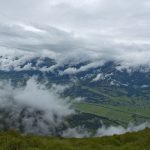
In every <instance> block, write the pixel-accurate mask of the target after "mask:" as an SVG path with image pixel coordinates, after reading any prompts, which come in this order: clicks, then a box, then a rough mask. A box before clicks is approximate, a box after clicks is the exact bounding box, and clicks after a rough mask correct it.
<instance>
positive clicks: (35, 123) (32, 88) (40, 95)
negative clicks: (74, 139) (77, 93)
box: [0, 78, 74, 134]
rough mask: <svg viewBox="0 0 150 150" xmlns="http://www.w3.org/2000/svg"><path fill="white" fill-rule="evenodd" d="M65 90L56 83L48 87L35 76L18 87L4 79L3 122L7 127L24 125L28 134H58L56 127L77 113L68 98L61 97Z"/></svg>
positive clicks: (0, 101)
mask: <svg viewBox="0 0 150 150" xmlns="http://www.w3.org/2000/svg"><path fill="white" fill-rule="evenodd" d="M63 90H64V88H62V87H61V86H58V87H57V85H53V87H52V88H50V89H47V88H46V86H45V85H44V84H40V83H38V82H37V81H36V80H35V79H34V78H31V79H29V80H28V81H27V83H26V85H25V86H23V87H22V86H21V87H18V88H14V87H13V86H12V85H11V83H8V82H5V83H4V82H1V83H0V110H1V119H2V120H1V121H2V122H5V123H6V127H8V128H18V129H20V128H21V129H22V130H23V132H27V133H37V134H56V133H55V129H56V128H57V127H58V126H59V125H61V124H62V123H63V121H64V119H65V117H67V116H70V115H72V114H73V113H74V110H73V109H71V108H70V106H71V105H70V103H69V99H66V98H61V97H60V96H59V94H60V93H61V92H62V91H63ZM6 114H7V115H6ZM5 123H4V125H5Z"/></svg>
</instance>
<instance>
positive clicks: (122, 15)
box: [0, 0, 150, 66]
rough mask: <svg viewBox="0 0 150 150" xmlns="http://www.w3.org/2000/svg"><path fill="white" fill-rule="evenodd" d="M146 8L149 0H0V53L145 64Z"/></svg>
mask: <svg viewBox="0 0 150 150" xmlns="http://www.w3.org/2000/svg"><path fill="white" fill-rule="evenodd" d="M149 8H150V1H149V0H142V1H141V0H111V1H110V0H82V1H80V0H42V1H41V0H26V1H24V0H11V1H10V0H5V1H4V0H0V54H1V55H5V54H8V55H11V56H12V55H16V54H20V53H22V54H23V55H25V54H26V53H29V54H33V53H34V54H36V55H46V56H49V57H52V58H55V59H60V58H61V59H66V58H69V57H80V58H81V59H91V60H94V61H95V60H96V61H97V60H116V61H120V62H121V63H122V64H123V65H124V66H138V65H148V64H149V63H150V50H149V47H150V30H149V28H150V26H149V24H150V9H149ZM16 51H17V52H16Z"/></svg>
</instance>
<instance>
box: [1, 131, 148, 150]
mask: <svg viewBox="0 0 150 150" xmlns="http://www.w3.org/2000/svg"><path fill="white" fill-rule="evenodd" d="M0 150H150V129H145V130H144V131H140V132H137V133H127V134H125V135H119V136H111V137H102V138H84V139H63V138H52V137H42V136H32V135H27V136H25V135H21V134H19V133H17V132H14V131H10V132H2V133H0Z"/></svg>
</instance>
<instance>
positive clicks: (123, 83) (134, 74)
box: [0, 57, 150, 134]
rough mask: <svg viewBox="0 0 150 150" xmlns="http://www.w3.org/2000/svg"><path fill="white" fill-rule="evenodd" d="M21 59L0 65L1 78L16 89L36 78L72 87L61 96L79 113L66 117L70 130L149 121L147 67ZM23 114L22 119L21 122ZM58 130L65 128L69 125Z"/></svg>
mask: <svg viewBox="0 0 150 150" xmlns="http://www.w3.org/2000/svg"><path fill="white" fill-rule="evenodd" d="M5 59H6V62H7V61H8V59H9V58H3V57H1V62H5V61H4V60H5ZM21 60H22V59H21ZM21 60H20V58H13V60H11V63H10V64H11V66H9V65H3V63H1V65H0V79H1V80H2V81H3V80H11V81H12V84H13V85H14V86H17V85H18V83H22V84H26V81H27V80H28V79H29V78H31V77H32V76H36V77H37V80H38V81H39V82H41V83H42V82H44V80H46V81H47V87H51V86H52V85H53V84H56V85H61V86H69V88H66V89H65V90H64V91H63V93H61V97H62V98H66V97H69V98H70V99H71V101H72V102H73V106H72V107H73V108H74V109H75V110H76V111H77V112H78V114H77V115H73V116H71V117H69V118H68V117H67V122H69V126H70V127H76V126H82V125H84V126H85V127H86V128H87V129H88V130H93V129H95V130H96V129H98V128H99V127H100V126H102V125H103V123H104V124H105V125H106V126H108V125H121V126H124V127H127V126H128V124H129V123H130V122H132V123H134V124H141V123H143V122H146V121H148V122H149V121H150V117H149V114H150V110H149V108H150V70H149V69H148V67H147V66H139V67H137V68H133V67H129V68H125V67H122V65H121V64H119V63H116V62H113V61H108V62H101V61H97V62H91V61H79V62H76V61H75V60H67V61H66V62H59V63H57V62H56V61H55V60H53V59H50V58H46V57H44V58H40V57H35V58H31V59H28V60H26V59H25V60H24V61H21ZM9 61H10V60H9ZM9 61H8V62H9ZM12 62H13V63H12ZM6 64H9V63H6ZM75 99H77V100H76V101H74V100H75ZM25 110H26V109H23V111H22V112H21V114H22V115H23V114H24V113H25ZM1 112H4V110H2V111H1ZM7 113H8V111H6V114H7ZM36 114H39V113H38V112H37V113H36ZM22 115H20V116H19V120H20V122H22V121H21V118H22ZM2 118H3V117H2ZM93 118H94V119H93ZM2 120H3V119H2ZM99 120H101V121H102V122H100V121H99ZM5 124H7V123H5ZM21 126H23V125H21ZM67 126H68V125H67ZM13 127H16V125H14V126H13ZM59 128H60V129H66V124H62V125H61V127H59ZM22 129H23V127H22ZM56 132H57V131H56ZM54 134H56V133H54Z"/></svg>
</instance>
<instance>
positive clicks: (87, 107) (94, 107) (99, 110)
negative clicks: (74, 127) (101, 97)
mask: <svg viewBox="0 0 150 150" xmlns="http://www.w3.org/2000/svg"><path fill="white" fill-rule="evenodd" d="M74 107H75V108H76V109H77V110H79V111H81V112H84V113H90V114H94V115H97V116H101V117H105V118H108V119H109V120H112V121H117V122H118V123H119V124H121V125H123V126H126V125H128V124H129V122H133V123H141V122H144V121H150V116H149V114H150V110H149V109H145V108H141V107H140V108H137V107H132V106H130V107H129V106H124V107H123V106H112V105H104V104H93V103H76V104H74Z"/></svg>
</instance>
